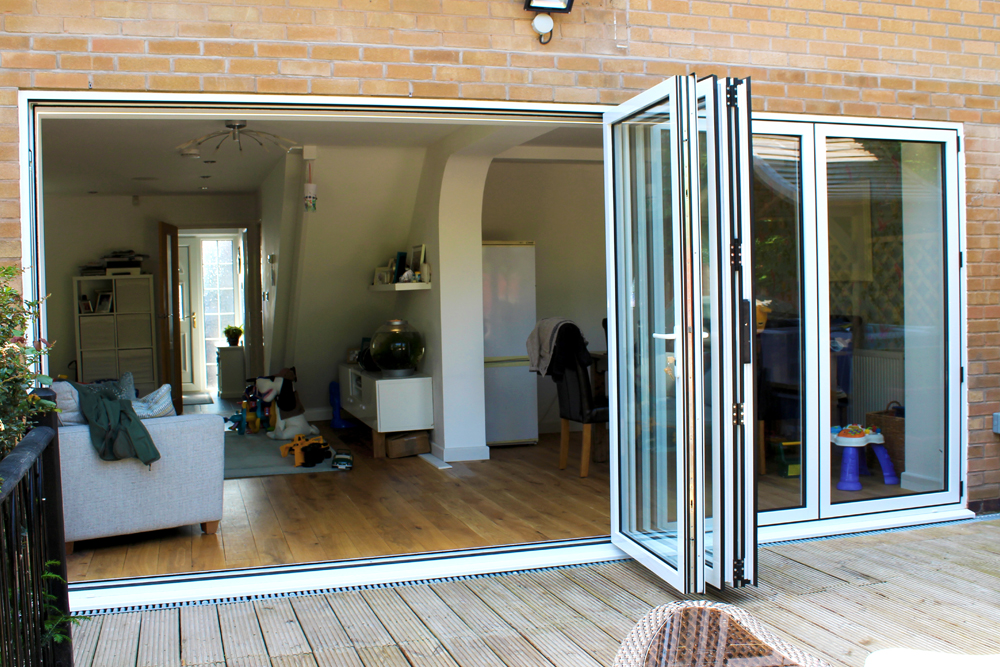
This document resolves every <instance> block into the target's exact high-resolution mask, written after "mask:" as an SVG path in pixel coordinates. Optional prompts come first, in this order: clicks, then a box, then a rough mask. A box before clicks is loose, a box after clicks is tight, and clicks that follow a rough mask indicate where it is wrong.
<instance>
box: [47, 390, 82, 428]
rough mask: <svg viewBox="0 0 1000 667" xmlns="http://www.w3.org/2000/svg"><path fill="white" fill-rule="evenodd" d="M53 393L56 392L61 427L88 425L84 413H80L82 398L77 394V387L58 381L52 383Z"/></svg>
mask: <svg viewBox="0 0 1000 667" xmlns="http://www.w3.org/2000/svg"><path fill="white" fill-rule="evenodd" d="M52 391H54V392H56V407H57V408H58V409H59V425H60V426H71V425H73V424H86V423H87V420H86V419H84V417H83V413H82V412H80V396H79V394H77V393H76V387H74V386H73V385H71V384H70V383H69V382H60V381H56V382H53V383H52Z"/></svg>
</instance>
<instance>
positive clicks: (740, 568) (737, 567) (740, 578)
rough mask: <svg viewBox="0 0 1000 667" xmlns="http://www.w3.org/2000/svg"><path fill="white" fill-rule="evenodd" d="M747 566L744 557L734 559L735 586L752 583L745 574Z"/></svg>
mask: <svg viewBox="0 0 1000 667" xmlns="http://www.w3.org/2000/svg"><path fill="white" fill-rule="evenodd" d="M745 568H746V566H745V565H744V564H743V559H742V558H737V559H736V560H735V561H733V586H736V587H740V586H749V585H750V580H749V579H747V578H746V576H744V575H745V574H746V572H744V570H745Z"/></svg>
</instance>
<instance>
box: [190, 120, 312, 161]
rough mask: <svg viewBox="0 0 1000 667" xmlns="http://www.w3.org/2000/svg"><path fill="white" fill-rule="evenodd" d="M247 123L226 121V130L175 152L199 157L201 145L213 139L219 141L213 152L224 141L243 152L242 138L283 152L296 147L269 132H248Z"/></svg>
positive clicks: (210, 134)
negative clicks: (270, 145) (269, 145)
mask: <svg viewBox="0 0 1000 667" xmlns="http://www.w3.org/2000/svg"><path fill="white" fill-rule="evenodd" d="M246 127H247V122H246V121H245V120H227V121H226V129H224V130H216V131H215V132H210V133H208V134H206V135H205V136H203V137H198V138H197V139H192V140H191V141H186V142H184V143H183V144H181V145H180V146H178V147H177V152H178V153H180V154H181V156H182V157H198V158H200V157H201V145H202V144H204V143H205V142H207V141H211V140H213V139H219V143H218V144H216V145H215V150H216V151H217V150H219V148H221V147H222V144H224V143H226V139H232V140H233V141H235V142H236V145H237V146H239V148H240V152H241V153H242V152H243V137H248V138H250V139H253V140H254V141H256V142H257V143H258V144H260V145H261V146H263V147H264V148H265V149H266V148H267V144H268V143H272V144H274V145H275V146H277V147H278V148H280V149H282V150H283V151H288V150H291V148H292V147H293V146H298V143H296V142H294V141H292V140H291V139H286V138H285V137H279V136H278V135H277V134H272V133H270V132H264V131H263V130H248V129H246Z"/></svg>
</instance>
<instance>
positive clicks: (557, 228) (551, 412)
mask: <svg viewBox="0 0 1000 667" xmlns="http://www.w3.org/2000/svg"><path fill="white" fill-rule="evenodd" d="M483 239H484V240H490V241H534V242H535V280H536V291H535V295H536V309H537V314H538V319H543V318H546V317H566V318H569V319H571V320H573V321H574V322H576V323H577V324H578V325H579V326H580V329H581V330H582V331H583V334H584V335H585V336H586V337H587V341H588V342H589V348H590V349H591V350H595V351H596V350H606V349H607V344H606V342H605V337H604V329H603V327H602V326H601V320H602V319H603V318H605V317H606V316H607V289H606V282H605V275H606V269H605V252H604V242H605V237H604V166H603V164H602V163H600V162H551V161H530V162H529V161H507V160H497V161H494V162H493V165H492V166H491V167H490V171H489V176H488V178H487V179H486V189H485V192H484V195H483ZM538 420H539V430H540V431H541V432H542V433H551V432H558V431H559V404H558V401H557V399H556V389H555V383H554V382H553V381H552V379H551V378H547V377H539V378H538Z"/></svg>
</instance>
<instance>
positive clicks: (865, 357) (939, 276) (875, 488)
mask: <svg viewBox="0 0 1000 667" xmlns="http://www.w3.org/2000/svg"><path fill="white" fill-rule="evenodd" d="M826 151H827V183H828V185H827V190H828V198H827V202H826V204H827V218H828V239H827V241H828V243H829V261H830V340H829V355H830V387H829V398H828V400H829V401H830V415H831V419H830V424H828V428H829V432H830V434H831V435H830V439H831V441H832V445H831V446H832V447H833V449H832V450H831V457H830V459H831V470H830V475H831V482H832V484H831V499H830V500H831V502H833V503H842V502H851V501H856V500H868V499H871V498H880V497H891V496H900V495H907V494H913V493H921V492H930V491H942V490H944V489H945V481H944V480H945V457H946V452H947V446H948V443H947V439H946V437H945V433H946V415H945V409H946V406H947V391H946V389H947V388H946V386H945V370H946V367H945V329H944V327H945V316H946V312H945V309H946V302H945V295H944V294H945V274H944V270H945V266H944V245H945V242H944V236H943V234H944V194H943V173H942V169H943V167H942V147H941V144H937V143H925V142H915V141H895V140H876V139H853V138H838V137H831V138H828V139H827V144H826ZM850 425H856V426H854V427H853V428H852V427H851V426H850ZM864 427H868V428H870V429H878V430H879V431H880V432H878V433H874V432H869V431H864V430H863V428H864ZM864 443H868V445H867V446H864ZM845 445H847V446H845Z"/></svg>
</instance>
